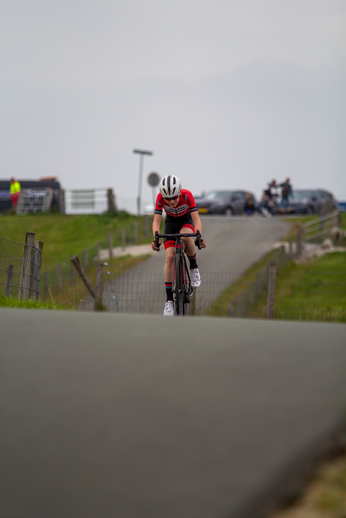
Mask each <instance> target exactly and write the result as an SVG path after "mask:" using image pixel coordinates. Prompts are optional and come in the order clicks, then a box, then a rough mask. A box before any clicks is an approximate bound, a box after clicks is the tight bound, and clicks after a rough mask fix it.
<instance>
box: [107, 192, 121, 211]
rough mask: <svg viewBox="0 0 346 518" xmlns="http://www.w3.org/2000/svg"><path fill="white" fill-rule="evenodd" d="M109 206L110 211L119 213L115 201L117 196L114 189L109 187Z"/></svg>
mask: <svg viewBox="0 0 346 518" xmlns="http://www.w3.org/2000/svg"><path fill="white" fill-rule="evenodd" d="M107 208H108V212H115V213H116V214H118V213H119V211H118V208H117V204H116V203H115V196H114V193H113V189H107Z"/></svg>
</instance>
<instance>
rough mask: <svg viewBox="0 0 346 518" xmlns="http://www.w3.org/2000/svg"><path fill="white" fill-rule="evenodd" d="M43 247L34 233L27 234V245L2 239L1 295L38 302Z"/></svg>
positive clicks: (0, 242)
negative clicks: (31, 299)
mask: <svg viewBox="0 0 346 518" xmlns="http://www.w3.org/2000/svg"><path fill="white" fill-rule="evenodd" d="M42 247H43V243H42V242H41V241H35V234H34V233H33V232H27V233H26V242H25V244H23V243H18V242H16V241H11V240H10V239H5V238H3V237H0V295H3V296H5V297H11V296H15V297H18V298H22V299H24V300H27V299H28V298H34V299H35V300H38V298H39V295H40V269H41V264H42Z"/></svg>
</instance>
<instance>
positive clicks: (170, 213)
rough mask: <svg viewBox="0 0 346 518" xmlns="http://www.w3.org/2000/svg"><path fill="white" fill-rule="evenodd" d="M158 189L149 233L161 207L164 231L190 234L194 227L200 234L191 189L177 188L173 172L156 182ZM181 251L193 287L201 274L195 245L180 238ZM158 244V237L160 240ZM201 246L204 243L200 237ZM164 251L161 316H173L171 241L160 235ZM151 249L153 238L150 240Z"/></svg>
mask: <svg viewBox="0 0 346 518" xmlns="http://www.w3.org/2000/svg"><path fill="white" fill-rule="evenodd" d="M159 189H160V192H159V194H158V195H157V198H156V205H155V215H154V221H153V235H154V236H155V232H156V231H157V232H158V233H160V225H161V219H162V209H164V210H165V212H166V222H165V229H164V234H179V233H182V234H193V233H195V232H196V231H197V230H199V231H200V233H201V234H202V223H201V219H200V217H199V214H198V210H197V207H196V203H195V200H194V197H193V196H192V194H191V192H190V191H188V190H187V189H182V188H181V181H180V180H179V178H177V177H176V176H174V175H168V176H165V177H164V178H163V179H162V180H161V182H160V186H159ZM182 241H183V245H184V251H185V253H186V255H187V257H188V259H189V262H190V274H191V286H192V287H193V288H197V287H198V286H200V285H201V276H200V273H199V270H198V266H197V262H196V245H195V241H194V240H193V238H191V237H183V238H182ZM160 244H161V240H160ZM201 244H202V248H205V247H206V244H205V241H204V239H202V243H201ZM164 246H165V251H166V262H165V268H164V278H165V287H166V304H165V308H164V311H163V314H164V315H165V316H173V293H172V276H173V261H174V256H175V241H174V240H169V239H166V238H165V239H164ZM151 247H152V249H153V250H156V251H159V248H155V242H154V241H153V242H152V244H151Z"/></svg>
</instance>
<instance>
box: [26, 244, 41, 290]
mask: <svg viewBox="0 0 346 518" xmlns="http://www.w3.org/2000/svg"><path fill="white" fill-rule="evenodd" d="M34 245H35V246H34V249H33V256H32V270H31V282H30V294H29V296H30V298H34V299H35V300H39V298H40V277H41V266H42V251H43V242H42V241H35V243H34Z"/></svg>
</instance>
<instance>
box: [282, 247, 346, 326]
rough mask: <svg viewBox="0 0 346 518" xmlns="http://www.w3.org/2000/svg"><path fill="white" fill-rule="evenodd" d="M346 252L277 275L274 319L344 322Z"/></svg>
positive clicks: (345, 312) (345, 305)
mask: <svg viewBox="0 0 346 518" xmlns="http://www.w3.org/2000/svg"><path fill="white" fill-rule="evenodd" d="M345 293H346V253H342V252H341V253H340V252H332V253H329V254H326V255H324V256H322V257H320V258H318V259H316V260H315V261H313V262H310V263H307V264H303V265H302V264H300V265H294V266H292V267H291V268H290V271H288V272H282V273H281V274H279V275H278V279H277V285H276V295H275V298H276V301H275V318H279V319H280V318H292V317H293V318H294V320H311V321H328V322H346V295H345Z"/></svg>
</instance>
